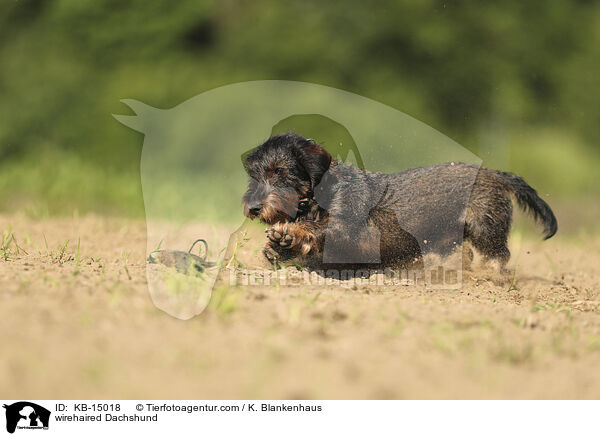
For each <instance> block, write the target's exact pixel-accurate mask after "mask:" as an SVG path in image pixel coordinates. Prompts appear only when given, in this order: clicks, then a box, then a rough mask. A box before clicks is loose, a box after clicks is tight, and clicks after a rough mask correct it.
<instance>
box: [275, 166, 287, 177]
mask: <svg viewBox="0 0 600 436" xmlns="http://www.w3.org/2000/svg"><path fill="white" fill-rule="evenodd" d="M284 170H285V169H284V168H281V167H278V168H275V169H274V170H273V174H276V175H278V176H280V175H281V174H283V171H284Z"/></svg>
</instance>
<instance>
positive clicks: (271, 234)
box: [265, 226, 294, 248]
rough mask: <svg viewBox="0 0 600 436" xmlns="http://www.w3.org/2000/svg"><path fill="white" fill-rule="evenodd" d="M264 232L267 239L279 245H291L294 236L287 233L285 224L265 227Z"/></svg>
mask: <svg viewBox="0 0 600 436" xmlns="http://www.w3.org/2000/svg"><path fill="white" fill-rule="evenodd" d="M265 232H266V233H267V238H268V239H269V241H271V242H272V243H273V244H275V245H278V246H280V247H284V248H285V247H291V246H292V244H293V242H294V236H293V235H291V234H290V233H288V229H287V227H285V226H275V227H272V228H270V229H267V230H266V231H265Z"/></svg>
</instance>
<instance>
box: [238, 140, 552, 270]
mask: <svg viewBox="0 0 600 436" xmlns="http://www.w3.org/2000/svg"><path fill="white" fill-rule="evenodd" d="M245 168H246V171H247V172H248V175H249V177H250V181H249V187H248V191H247V192H246V193H245V195H244V198H243V203H244V213H245V214H246V216H248V217H250V218H259V219H260V220H261V221H263V222H265V223H268V224H271V225H272V227H271V228H270V229H268V230H267V237H268V242H267V245H266V247H265V249H264V254H265V256H266V257H267V258H268V259H269V260H270V261H272V262H274V261H275V260H281V261H284V260H289V259H294V258H295V259H297V260H299V261H300V262H301V263H303V264H304V265H306V266H308V267H313V268H319V269H321V268H329V269H331V268H341V269H349V268H365V267H368V268H380V267H388V266H406V265H408V264H411V263H414V262H415V261H419V260H420V259H421V258H422V256H423V255H424V254H426V253H429V252H434V253H439V254H442V255H445V254H449V253H451V252H452V251H454V250H456V249H457V248H458V247H460V246H461V245H462V242H463V239H466V240H468V241H470V243H471V244H472V245H473V247H475V248H476V249H477V250H478V251H479V252H481V253H482V254H483V255H484V256H485V257H486V258H488V259H496V260H498V261H499V262H500V264H501V265H502V266H503V265H504V264H505V263H506V261H507V260H508V259H509V257H510V252H509V250H508V248H507V246H506V243H507V238H508V232H509V230H510V225H511V220H512V201H511V197H510V194H512V195H513V196H514V197H515V198H516V200H517V202H518V203H519V205H520V206H521V207H522V208H524V209H526V210H529V211H530V212H531V213H532V214H533V216H534V218H535V219H536V220H538V221H540V222H541V223H542V224H543V225H544V230H545V237H546V238H550V237H551V236H552V235H554V234H555V233H556V230H557V222H556V218H555V216H554V214H553V213H552V210H551V209H550V207H549V206H548V204H546V202H544V201H543V200H542V199H541V198H540V197H539V196H538V195H537V193H536V192H535V190H534V189H533V188H531V186H529V185H528V184H527V183H526V182H525V181H524V180H523V179H522V178H520V177H518V176H515V175H513V174H509V173H505V172H501V171H496V170H491V169H488V168H484V167H479V166H476V165H470V164H465V163H454V162H450V163H444V164H439V165H433V166H428V167H420V168H412V169H409V170H406V171H402V172H399V173H395V174H382V173H373V172H369V171H365V170H361V169H358V168H353V167H350V166H346V165H344V164H343V163H341V162H339V161H335V160H333V159H332V157H331V156H330V155H329V153H327V151H326V150H325V149H324V148H322V147H321V146H319V145H318V144H316V143H315V142H314V141H313V140H308V139H305V138H303V137H301V136H299V135H296V134H294V133H287V134H283V135H277V136H273V137H271V138H269V139H268V140H267V141H266V142H265V143H264V144H262V145H261V146H260V147H258V148H257V149H256V150H255V151H254V152H252V153H251V154H249V155H248V157H247V158H246V161H245Z"/></svg>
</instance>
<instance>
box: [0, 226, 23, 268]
mask: <svg viewBox="0 0 600 436" xmlns="http://www.w3.org/2000/svg"><path fill="white" fill-rule="evenodd" d="M21 253H23V254H28V253H27V251H25V250H24V249H23V248H21V246H19V244H18V243H17V238H16V237H15V234H14V233H13V232H12V231H11V230H10V229H8V230H5V231H4V234H3V235H2V243H1V244H0V254H1V256H2V259H3V260H4V261H8V260H10V258H11V257H16V256H18V255H19V254H21Z"/></svg>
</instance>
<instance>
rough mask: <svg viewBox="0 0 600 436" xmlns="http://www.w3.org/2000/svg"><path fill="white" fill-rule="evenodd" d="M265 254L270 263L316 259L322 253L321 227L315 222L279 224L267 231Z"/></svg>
mask: <svg viewBox="0 0 600 436" xmlns="http://www.w3.org/2000/svg"><path fill="white" fill-rule="evenodd" d="M266 233H267V239H268V242H267V245H266V246H265V249H264V254H265V256H266V258H267V259H268V260H269V261H270V262H275V261H286V260H290V259H294V258H307V257H314V256H316V255H317V254H318V253H320V251H321V247H320V245H321V240H322V237H321V234H322V229H321V226H320V225H319V224H318V223H316V222H313V221H299V222H285V223H277V224H275V225H274V226H273V227H271V228H269V229H267V230H266Z"/></svg>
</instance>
